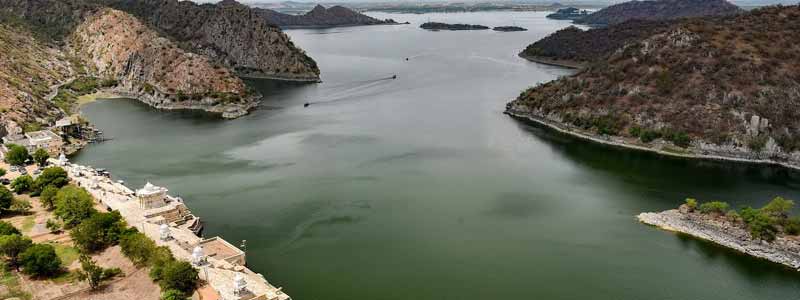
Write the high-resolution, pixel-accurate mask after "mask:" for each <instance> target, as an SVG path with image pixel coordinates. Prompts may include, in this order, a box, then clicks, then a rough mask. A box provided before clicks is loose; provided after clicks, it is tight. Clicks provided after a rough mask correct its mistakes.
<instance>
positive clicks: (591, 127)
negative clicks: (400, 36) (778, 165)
mask: <svg viewBox="0 0 800 300" xmlns="http://www.w3.org/2000/svg"><path fill="white" fill-rule="evenodd" d="M797 41H800V7H798V6H789V7H767V8H761V9H756V10H753V11H751V12H748V13H742V14H737V15H734V16H727V17H720V18H709V19H703V18H693V19H686V20H682V21H680V22H675V23H673V24H672V25H669V26H667V28H665V29H664V30H660V31H659V32H657V33H655V34H654V35H652V36H649V37H645V38H640V39H637V40H635V41H631V42H630V43H628V44H626V45H625V46H623V47H622V48H620V49H619V50H617V51H614V52H613V54H611V55H610V56H609V57H607V58H605V59H602V60H599V61H597V62H595V63H593V64H591V65H590V66H588V67H586V68H585V69H583V70H582V71H581V72H579V73H577V74H576V75H574V76H569V77H563V78H561V79H559V80H556V81H552V82H549V83H545V84H542V85H539V86H537V87H533V88H530V89H528V90H526V91H524V92H523V93H522V94H520V96H519V97H518V98H517V99H516V100H514V101H513V102H511V103H509V105H508V107H507V111H508V112H509V113H511V114H514V115H517V116H522V117H529V118H532V119H535V120H540V121H541V122H545V123H548V124H555V126H561V127H562V128H568V130H571V131H572V132H583V133H586V134H589V135H594V136H603V135H605V136H606V137H607V138H603V137H598V139H607V140H611V141H614V142H616V143H621V144H627V145H638V146H641V147H648V148H652V149H660V150H663V151H666V152H671V153H678V154H682V155H712V156H719V157H727V158H736V159H758V160H764V159H769V160H772V161H776V162H783V163H787V164H790V165H792V166H796V167H800V44H799V43H797Z"/></svg>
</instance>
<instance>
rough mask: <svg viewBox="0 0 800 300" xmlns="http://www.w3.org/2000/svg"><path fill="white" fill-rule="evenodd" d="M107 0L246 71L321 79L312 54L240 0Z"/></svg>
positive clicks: (185, 43)
mask: <svg viewBox="0 0 800 300" xmlns="http://www.w3.org/2000/svg"><path fill="white" fill-rule="evenodd" d="M102 2H106V3H107V4H108V5H110V6H112V7H114V8H117V9H119V10H123V11H126V12H128V13H131V14H134V15H136V16H138V17H139V18H141V19H142V20H144V21H145V22H146V23H149V24H150V25H151V26H153V27H155V28H157V29H158V30H160V31H162V32H164V33H166V34H167V35H169V36H170V37H171V38H172V39H173V40H175V41H176V42H177V43H178V45H179V46H181V47H182V48H184V49H186V50H188V51H191V52H194V53H197V54H203V55H206V56H208V57H209V58H211V59H212V60H213V61H215V62H218V63H221V64H223V65H225V66H227V67H230V68H232V69H233V70H235V71H236V73H237V74H239V75H241V76H247V77H273V78H280V79H292V80H304V81H318V80H319V69H318V68H317V64H316V62H314V60H313V59H311V58H310V57H309V56H308V55H306V54H305V52H304V51H303V50H301V49H299V48H297V47H296V46H295V45H294V44H293V43H292V41H291V40H290V39H289V37H288V36H287V35H286V34H285V33H283V32H282V31H281V30H280V28H278V27H276V26H274V25H271V24H269V23H268V22H267V21H266V20H265V19H264V18H263V17H262V16H260V15H259V14H258V13H256V11H255V10H254V9H251V8H249V7H247V6H245V5H242V4H239V3H237V2H235V1H232V0H226V1H222V2H219V3H217V4H203V5H198V4H195V3H193V2H191V1H178V0H105V1H102Z"/></svg>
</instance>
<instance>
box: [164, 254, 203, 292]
mask: <svg viewBox="0 0 800 300" xmlns="http://www.w3.org/2000/svg"><path fill="white" fill-rule="evenodd" d="M199 280H200V277H199V276H198V272H197V269H195V268H194V267H192V265H191V264H190V263H189V262H186V261H177V260H173V261H172V262H170V263H169V264H167V265H166V266H165V267H164V270H163V271H162V272H161V280H159V282H158V284H159V286H161V289H162V290H178V291H181V292H183V293H184V295H191V294H192V292H194V289H195V288H196V287H197V282H198V281H199Z"/></svg>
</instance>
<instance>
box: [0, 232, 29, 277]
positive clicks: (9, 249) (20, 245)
mask: <svg viewBox="0 0 800 300" xmlns="http://www.w3.org/2000/svg"><path fill="white" fill-rule="evenodd" d="M32 244H33V242H31V239H30V238H27V237H23V236H21V235H19V234H11V235H4V236H0V253H2V254H3V255H5V256H6V257H7V258H8V260H9V263H11V265H12V266H14V267H15V268H17V270H19V263H18V262H19V260H20V254H22V253H23V252H25V251H26V250H28V248H30V247H31V245H32Z"/></svg>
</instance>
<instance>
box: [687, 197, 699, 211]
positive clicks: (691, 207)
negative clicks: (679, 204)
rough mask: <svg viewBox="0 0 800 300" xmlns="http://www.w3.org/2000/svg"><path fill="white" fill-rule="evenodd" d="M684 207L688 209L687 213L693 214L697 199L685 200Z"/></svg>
mask: <svg viewBox="0 0 800 300" xmlns="http://www.w3.org/2000/svg"><path fill="white" fill-rule="evenodd" d="M686 207H687V208H689V212H693V211H694V210H695V209H696V208H697V199H694V198H686Z"/></svg>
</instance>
